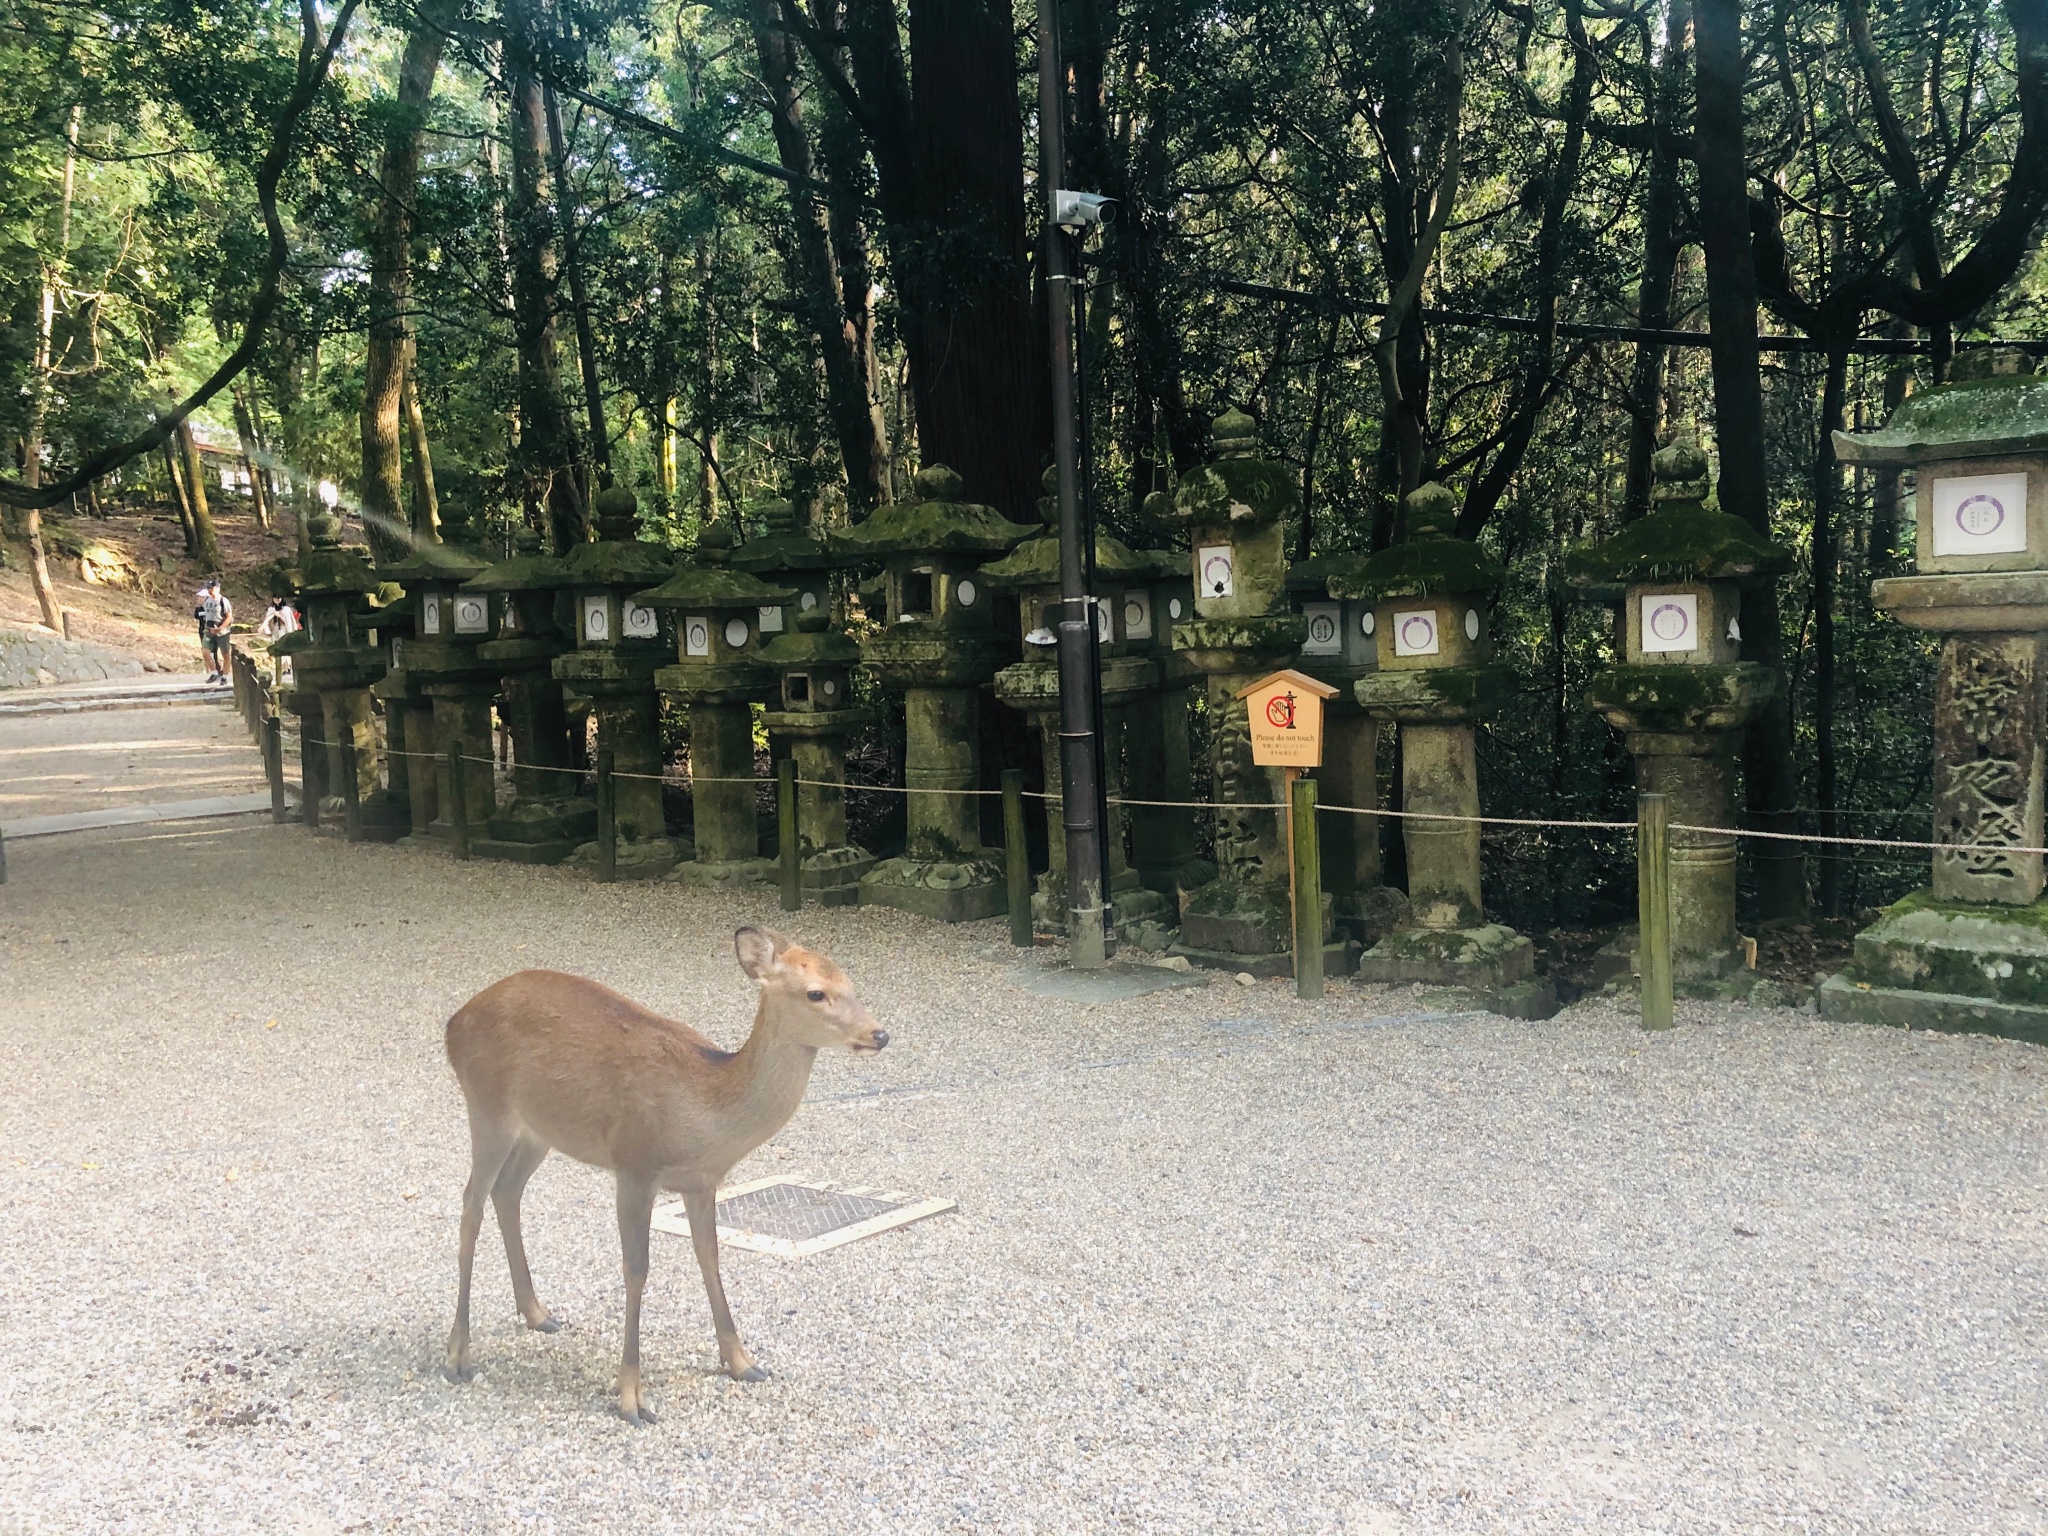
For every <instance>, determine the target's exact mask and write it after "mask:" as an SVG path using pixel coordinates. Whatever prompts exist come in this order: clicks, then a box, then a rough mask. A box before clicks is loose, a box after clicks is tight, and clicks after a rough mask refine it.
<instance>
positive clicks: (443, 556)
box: [377, 539, 490, 583]
mask: <svg viewBox="0 0 2048 1536" xmlns="http://www.w3.org/2000/svg"><path fill="white" fill-rule="evenodd" d="M489 566H490V562H489V561H488V560H485V559H484V558H483V557H482V556H481V555H474V554H471V553H470V552H469V551H468V550H466V549H459V548H457V547H456V546H455V545H453V544H443V543H442V542H441V541H440V540H439V539H421V540H420V541H419V542H418V543H417V544H415V545H413V547H412V548H411V550H409V551H408V552H407V553H406V556H405V558H404V559H403V560H400V561H398V562H397V563H396V564H394V565H380V566H378V567H377V575H378V576H379V578H381V579H382V580H385V581H396V582H400V583H403V582H408V581H452V582H466V581H468V580H469V579H470V578H471V577H473V576H478V575H481V574H482V573H483V572H484V571H485V570H487V569H488V568H489Z"/></svg>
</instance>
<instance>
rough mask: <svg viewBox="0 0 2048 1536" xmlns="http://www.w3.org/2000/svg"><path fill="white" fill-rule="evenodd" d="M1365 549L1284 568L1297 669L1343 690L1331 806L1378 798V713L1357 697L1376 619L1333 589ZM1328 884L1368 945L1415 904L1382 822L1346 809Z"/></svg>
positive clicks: (1340, 917) (1370, 803)
mask: <svg viewBox="0 0 2048 1536" xmlns="http://www.w3.org/2000/svg"><path fill="white" fill-rule="evenodd" d="M1365 561H1366V556H1364V555H1362V554H1328V555H1315V556H1312V557H1311V558H1309V559H1307V560H1300V561H1297V562H1295V563H1294V564H1293V565H1290V566H1289V567H1288V568H1287V596H1288V600H1289V601H1290V603H1291V604H1292V605H1293V607H1294V609H1295V611H1296V612H1297V613H1299V614H1300V615H1301V617H1302V621H1303V623H1304V624H1305V626H1306V630H1307V632H1306V634H1305V635H1304V636H1303V638H1302V642H1301V651H1300V653H1299V654H1298V655H1297V657H1296V658H1295V661H1294V666H1295V668H1296V669H1297V670H1299V671H1301V672H1304V673H1306V674H1307V675H1308V676H1310V677H1313V678H1315V679H1316V680H1317V681H1318V682H1323V683H1328V684H1330V685H1331V686H1332V687H1334V688H1335V689H1336V690H1337V692H1336V693H1335V694H1334V695H1333V696H1332V697H1331V699H1330V700H1329V703H1328V704H1327V705H1326V706H1325V708H1324V710H1323V765H1322V767H1321V768H1319V769H1318V770H1317V771H1316V782H1317V786H1318V788H1317V798H1318V800H1319V801H1320V803H1322V804H1324V805H1329V806H1351V807H1354V808H1356V809H1359V810H1368V811H1374V810H1378V809H1379V804H1380V780H1379V750H1380V721H1379V720H1378V719H1376V718H1375V717H1374V716H1373V715H1371V714H1369V713H1368V712H1367V711H1366V710H1365V708H1364V707H1363V706H1362V705H1360V704H1359V702H1358V697H1357V694H1356V692H1355V691H1354V689H1355V685H1356V684H1357V682H1358V679H1360V678H1361V677H1364V676H1366V675H1367V674H1368V673H1371V672H1375V671H1377V670H1378V669H1379V639H1378V636H1377V634H1376V632H1375V630H1376V625H1377V623H1378V620H1377V618H1376V616H1375V615H1374V613H1373V605H1372V603H1370V602H1368V601H1367V600H1366V599H1364V598H1359V597H1333V596H1331V595H1330V582H1331V581H1332V579H1333V578H1336V577H1340V576H1341V577H1356V576H1357V574H1358V573H1359V571H1360V570H1362V569H1363V568H1364V566H1365ZM1318 825H1319V830H1320V835H1321V838H1322V860H1323V889H1324V890H1326V891H1328V892H1329V893H1330V896H1331V903H1332V906H1333V908H1334V911H1335V914H1336V920H1337V931H1338V932H1339V933H1341V934H1343V935H1344V937H1345V938H1347V939H1355V940H1357V941H1358V943H1359V944H1360V946H1361V947H1365V948H1370V947H1371V946H1372V945H1374V944H1377V943H1378V942H1379V941H1380V939H1381V937H1382V936H1384V935H1385V934H1386V932H1387V930H1388V929H1390V928H1392V927H1393V926H1394V925H1395V924H1396V923H1398V922H1399V921H1400V920H1401V918H1402V917H1403V916H1404V915H1405V914H1406V912H1407V910H1408V899H1407V897H1405V896H1403V895H1402V894H1401V893H1400V892H1399V891H1397V890H1395V889H1394V888H1393V887H1391V886H1389V885H1387V884H1386V883H1385V881H1384V880H1383V879H1382V877H1381V869H1380V823H1379V821H1378V820H1377V819H1376V818H1374V817H1369V816H1350V815H1345V814H1342V813H1338V814H1334V815H1328V816H1324V817H1323V818H1322V820H1321V822H1320V823H1319V824H1318Z"/></svg>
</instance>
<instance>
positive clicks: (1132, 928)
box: [981, 469, 1173, 949]
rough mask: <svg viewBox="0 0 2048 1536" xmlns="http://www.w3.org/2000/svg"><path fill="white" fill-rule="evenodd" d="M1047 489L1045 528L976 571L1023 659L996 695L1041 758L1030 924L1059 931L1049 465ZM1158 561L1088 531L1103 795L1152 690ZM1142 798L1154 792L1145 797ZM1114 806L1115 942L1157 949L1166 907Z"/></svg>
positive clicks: (1054, 575) (1062, 866)
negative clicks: (1016, 716)
mask: <svg viewBox="0 0 2048 1536" xmlns="http://www.w3.org/2000/svg"><path fill="white" fill-rule="evenodd" d="M1044 485H1045V489H1046V491H1047V492H1048V493H1049V494H1048V495H1047V496H1045V497H1043V498H1042V499H1041V500H1040V501H1039V503H1038V511H1039V516H1040V518H1041V520H1042V521H1043V522H1044V523H1045V527H1044V528H1043V529H1042V530H1041V531H1040V532H1039V534H1038V535H1037V537H1035V538H1030V539H1026V540H1025V541H1024V542H1023V543H1022V544H1019V545H1018V546H1017V547H1016V548H1015V549H1014V550H1012V551H1011V552H1010V553H1009V554H1007V555H1005V556H1004V557H1003V558H1002V559H1000V560H997V561H994V562H993V563H991V564H989V565H985V566H983V567H982V568H981V579H982V581H983V582H984V584H985V585H987V586H988V588H989V589H990V590H991V591H995V592H1007V593H1014V594H1015V595H1016V598H1017V611H1018V621H1017V622H1018V636H1019V639H1020V640H1021V641H1022V644H1023V648H1024V659H1023V660H1022V661H1017V662H1012V663H1011V664H1010V665H1009V666H1007V667H1005V668H1003V669H1002V671H1000V672H998V673H997V674H996V677H995V692H996V697H997V698H998V699H1000V700H1002V701H1003V703H1005V704H1007V705H1009V706H1010V707H1011V708H1012V709H1015V710H1018V711H1020V712H1022V713H1023V714H1024V715H1025V716H1027V717H1028V718H1029V719H1030V721H1031V724H1032V726H1033V728H1034V729H1035V730H1036V731H1037V732H1038V739H1039V743H1040V747H1041V750H1042V752H1043V755H1044V758H1043V760H1044V763H1045V789H1046V799H1045V800H1044V802H1043V804H1044V806H1045V817H1046V850H1047V868H1046V871H1045V873H1044V874H1042V875H1040V876H1039V877H1038V888H1037V890H1036V892H1035V893H1034V894H1033V896H1032V898H1031V924H1032V928H1033V930H1034V931H1036V932H1039V933H1058V934H1064V933H1065V932H1066V931H1067V911H1068V895H1067V839H1066V835H1065V832H1064V830H1063V826H1062V821H1061V816H1062V812H1061V803H1062V802H1061V798H1060V788H1061V772H1060V666H1059V657H1058V654H1057V647H1058V633H1059V622H1060V541H1059V533H1058V528H1057V524H1058V520H1059V500H1058V495H1057V481H1056V471H1054V470H1050V469H1049V470H1047V471H1046V473H1045V481H1044ZM1158 564H1159V563H1158V560H1157V558H1156V557H1155V556H1152V555H1149V554H1144V555H1141V554H1137V553H1134V552H1133V551H1132V550H1130V549H1129V548H1127V547H1126V546H1125V545H1124V544H1123V543H1122V542H1121V541H1119V540H1117V539H1114V538H1112V537H1110V536H1109V535H1108V534H1106V533H1098V534H1096V536H1095V583H1094V585H1095V591H1096V598H1095V639H1096V644H1097V648H1098V650H1099V653H1100V655H1101V661H1102V666H1101V674H1100V675H1101V678H1102V713H1103V722H1102V729H1103V754H1102V757H1103V763H1104V766H1105V768H1106V770H1107V772H1106V776H1105V781H1104V792H1105V794H1106V795H1108V797H1109V798H1111V799H1116V798H1118V797H1120V796H1121V795H1122V793H1123V789H1122V783H1121V779H1122V773H1121V765H1122V760H1123V744H1124V740H1125V737H1126V734H1127V732H1126V727H1127V724H1128V721H1129V710H1130V707H1131V705H1132V704H1134V703H1136V702H1137V701H1139V700H1141V699H1147V698H1151V697H1153V696H1155V695H1156V693H1157V691H1158V686H1159V666H1158V663H1157V662H1156V661H1154V660H1153V657H1152V645H1153V638H1154V634H1155V631H1156V628H1157V626H1156V625H1154V623H1153V622H1152V590H1151V589H1152V583H1153V582H1154V581H1155V580H1156V579H1157V577H1158V574H1159V569H1158ZM1153 787H1156V786H1148V795H1147V798H1151V799H1159V798H1163V797H1161V796H1159V795H1157V794H1153V793H1150V789H1151V788H1153ZM1122 809H1123V808H1122V807H1121V806H1116V805H1112V806H1111V807H1110V808H1109V825H1108V827H1107V828H1106V829H1105V837H1106V840H1107V844H1108V851H1109V891H1108V893H1107V896H1108V900H1109V904H1110V914H1111V921H1112V923H1113V925H1114V928H1115V934H1116V937H1117V939H1119V940H1120V941H1122V942H1124V943H1128V944H1134V945H1136V946H1138V947H1139V948H1142V949H1164V948H1165V947H1166V944H1167V942H1168V940H1169V939H1170V937H1171V934H1170V931H1169V930H1170V929H1171V928H1172V926H1173V908H1172V904H1171V903H1170V902H1169V900H1168V899H1167V898H1166V897H1165V896H1163V895H1161V894H1160V893H1159V892H1157V891H1153V890H1148V889H1147V888H1146V887H1145V884H1144V882H1143V881H1142V880H1141V879H1139V877H1138V872H1137V871H1136V870H1135V869H1133V868H1131V865H1130V860H1129V858H1128V857H1127V856H1126V854H1125V851H1124V822H1125V818H1124V816H1123V815H1122V814H1121V813H1122Z"/></svg>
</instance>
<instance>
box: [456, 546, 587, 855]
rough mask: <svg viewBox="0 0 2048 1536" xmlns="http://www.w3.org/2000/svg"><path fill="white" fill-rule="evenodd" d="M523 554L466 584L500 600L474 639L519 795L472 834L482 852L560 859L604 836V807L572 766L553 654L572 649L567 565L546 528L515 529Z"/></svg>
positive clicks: (514, 794)
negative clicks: (544, 539)
mask: <svg viewBox="0 0 2048 1536" xmlns="http://www.w3.org/2000/svg"><path fill="white" fill-rule="evenodd" d="M518 539H519V553H518V554H516V555H514V556H513V557H512V558H511V559H510V560H501V561H500V562H498V564H496V565H494V566H492V567H490V569H488V570H486V571H483V572H481V573H479V574H478V575H476V576H473V577H471V578H470V580H469V581H468V583H467V584H466V585H464V586H463V588H462V589H461V590H462V591H463V592H465V593H483V594H488V595H490V596H492V597H493V598H495V599H496V601H497V603H498V632H497V635H496V637H495V638H493V639H491V640H487V641H485V642H484V643H483V644H482V645H480V646H478V647H477V657H478V659H479V660H480V661H481V662H482V663H483V664H484V665H485V666H487V667H489V668H490V669H491V670H492V671H493V672H494V673H496V675H497V678H498V715H499V718H500V719H502V720H503V721H504V722H505V730H506V733H507V734H508V735H510V736H511V738H512V798H511V800H510V801H508V802H507V803H506V804H504V805H501V806H499V807H498V809H497V810H496V811H495V812H493V813H492V815H491V817H490V819H489V821H488V822H487V823H486V825H485V829H484V830H485V835H484V836H482V837H476V838H472V840H471V842H470V845H469V847H470V852H471V853H473V854H475V855H476V856H477V857H479V858H485V859H511V860H514V861H516V862H518V863H522V864H559V863H561V861H562V860H564V859H566V858H567V857H569V855H570V854H572V853H574V852H575V851H576V850H577V849H578V848H579V847H581V846H582V845H583V844H585V843H587V842H589V841H590V840H591V839H592V838H593V837H595V836H596V835H597V807H596V806H595V805H593V804H591V802H590V801H589V799H588V798H586V797H585V796H583V795H582V794H580V793H579V787H580V785H581V781H582V775H581V773H580V772H574V771H571V767H572V761H573V760H572V758H571V757H570V753H569V716H568V711H567V708H566V706H565V705H564V703H563V700H562V683H561V679H559V678H558V677H556V676H555V672H554V664H555V659H556V658H557V657H559V656H562V655H564V654H565V653H566V652H568V651H569V650H571V649H573V648H574V645H575V641H574V639H573V638H572V636H571V634H570V632H569V628H568V623H567V620H568V617H569V609H570V602H569V597H568V592H567V588H568V584H569V579H570V578H569V567H568V565H567V563H566V562H565V561H562V560H559V559H556V558H555V557H554V556H552V555H545V554H542V553H541V550H540V542H541V541H540V535H539V534H538V533H537V532H536V531H534V530H532V529H528V528H522V529H520V530H519V533H518Z"/></svg>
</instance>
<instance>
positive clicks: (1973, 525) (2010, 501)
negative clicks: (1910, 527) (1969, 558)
mask: <svg viewBox="0 0 2048 1536" xmlns="http://www.w3.org/2000/svg"><path fill="white" fill-rule="evenodd" d="M1932 521H1933V524H1934V552H1935V554H1937V555H2017V554H2024V553H2025V552H2026V548H2027V477H2026V475H2025V474H2024V473H2016V474H2008V475H1948V476H1944V477H1943V478H1941V479H1939V480H1936V481H1935V482H1934V515H1933V519H1932Z"/></svg>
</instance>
